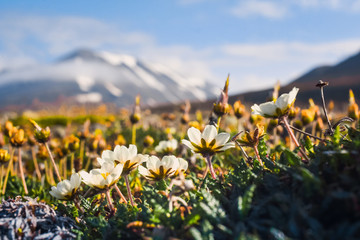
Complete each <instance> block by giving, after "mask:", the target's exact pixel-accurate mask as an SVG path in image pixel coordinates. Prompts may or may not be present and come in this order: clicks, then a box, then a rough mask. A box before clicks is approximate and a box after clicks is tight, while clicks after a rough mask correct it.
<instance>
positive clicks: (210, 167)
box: [206, 156, 216, 179]
mask: <svg viewBox="0 0 360 240" xmlns="http://www.w3.org/2000/svg"><path fill="white" fill-rule="evenodd" d="M211 158H212V157H211V156H207V157H206V163H207V165H208V166H209V170H210V174H211V177H212V178H213V179H216V174H215V170H214V167H213V165H212V162H211Z"/></svg>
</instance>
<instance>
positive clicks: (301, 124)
mask: <svg viewBox="0 0 360 240" xmlns="http://www.w3.org/2000/svg"><path fill="white" fill-rule="evenodd" d="M293 126H294V127H296V128H298V129H302V127H303V123H302V121H301V120H295V122H294V123H293Z"/></svg>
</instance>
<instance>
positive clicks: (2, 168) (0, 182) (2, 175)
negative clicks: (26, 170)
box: [0, 163, 5, 195]
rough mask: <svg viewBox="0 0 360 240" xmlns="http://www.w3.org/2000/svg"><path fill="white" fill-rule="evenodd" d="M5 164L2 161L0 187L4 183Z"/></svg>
mask: <svg viewBox="0 0 360 240" xmlns="http://www.w3.org/2000/svg"><path fill="white" fill-rule="evenodd" d="M4 171H5V169H4V164H3V163H2V164H1V176H0V189H1V188H2V184H3V178H4ZM0 195H1V192H0Z"/></svg>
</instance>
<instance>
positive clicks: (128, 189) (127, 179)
mask: <svg viewBox="0 0 360 240" xmlns="http://www.w3.org/2000/svg"><path fill="white" fill-rule="evenodd" d="M124 178H125V183H126V189H127V193H128V196H129V200H130V203H131V206H134V200H133V198H132V195H131V189H130V183H129V177H128V175H127V174H126V175H125V176H124Z"/></svg>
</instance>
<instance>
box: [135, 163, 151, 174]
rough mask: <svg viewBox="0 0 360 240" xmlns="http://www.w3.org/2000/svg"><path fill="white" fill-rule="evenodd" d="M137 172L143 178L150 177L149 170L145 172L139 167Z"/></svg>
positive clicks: (144, 169)
mask: <svg viewBox="0 0 360 240" xmlns="http://www.w3.org/2000/svg"><path fill="white" fill-rule="evenodd" d="M138 170H139V173H140V174H141V175H143V176H144V177H147V176H149V175H150V172H149V170H147V169H146V168H144V167H143V166H141V165H140V166H139V167H138Z"/></svg>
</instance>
